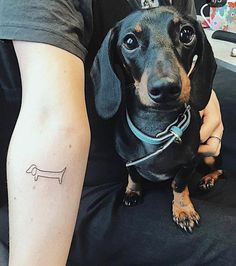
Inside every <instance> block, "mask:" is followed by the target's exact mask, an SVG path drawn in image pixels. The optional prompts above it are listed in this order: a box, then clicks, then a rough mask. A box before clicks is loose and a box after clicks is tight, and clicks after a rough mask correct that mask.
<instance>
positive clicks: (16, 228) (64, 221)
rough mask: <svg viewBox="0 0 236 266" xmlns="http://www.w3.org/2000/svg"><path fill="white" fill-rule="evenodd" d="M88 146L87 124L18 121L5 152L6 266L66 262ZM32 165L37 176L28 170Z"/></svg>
mask: <svg viewBox="0 0 236 266" xmlns="http://www.w3.org/2000/svg"><path fill="white" fill-rule="evenodd" d="M52 118H53V117H52ZM88 147H89V132H88V128H86V125H83V127H82V126H81V127H80V128H79V127H78V126H75V125H70V124H68V123H67V122H66V121H64V123H63V122H62V121H61V122H60V125H53V121H52V122H51V123H50V121H48V124H47V125H43V126H40V125H39V123H38V121H29V122H27V121H25V120H24V118H22V119H21V118H20V119H19V121H18V124H17V127H16V129H15V132H14V135H13V137H12V141H11V145H10V150H9V154H8V186H9V188H10V189H9V203H10V206H9V207H10V236H11V239H10V242H11V253H10V254H11V256H10V265H17V266H21V265H22V266H27V265H29V266H33V265H40V266H41V265H50V266H53V265H56V266H59V265H65V259H66V258H67V254H68V249H69V246H70V242H71V238H72V233H73V228H74V223H75V219H76V215H77V210H78V206H79V200H80V194H81V187H82V183H83V177H84V172H85V167H86V161H87V154H88ZM33 164H34V165H35V166H36V167H37V169H38V170H37V173H36V175H34V174H35V172H33V171H31V172H30V171H28V173H27V172H26V171H27V169H28V168H29V167H30V166H31V165H33ZM64 169H65V172H64V173H63V172H61V173H58V174H57V173H56V174H55V172H60V171H63V170H64ZM40 171H41V172H40ZM42 171H47V172H42ZM48 171H49V172H48ZM50 173H52V175H50Z"/></svg>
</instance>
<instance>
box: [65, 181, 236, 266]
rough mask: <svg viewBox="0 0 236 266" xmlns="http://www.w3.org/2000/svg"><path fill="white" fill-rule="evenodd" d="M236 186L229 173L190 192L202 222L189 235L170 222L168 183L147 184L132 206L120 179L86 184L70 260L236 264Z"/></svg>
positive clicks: (103, 263)
mask: <svg viewBox="0 0 236 266" xmlns="http://www.w3.org/2000/svg"><path fill="white" fill-rule="evenodd" d="M235 188H236V179H234V178H232V177H228V178H226V179H221V180H219V182H218V184H217V186H216V187H215V188H214V189H213V190H212V191H211V192H207V193H202V192H200V191H198V190H195V192H193V193H192V197H191V198H192V201H193V204H194V206H195V208H196V210H197V211H198V212H199V214H200V216H201V223H200V225H199V226H197V227H196V228H195V229H194V230H193V233H192V234H190V233H186V232H184V231H182V230H181V229H179V228H178V227H177V226H176V225H175V224H174V222H173V221H172V216H171V202H172V192H171V187H170V186H169V185H168V184H156V185H150V184H148V185H147V188H146V190H145V194H144V200H143V202H142V203H141V204H139V205H137V206H135V207H130V208H129V207H124V206H122V204H121V202H122V196H123V192H124V186H123V185H121V184H110V185H109V184H107V185H103V186H102V187H99V186H97V187H86V188H85V189H84V192H83V199H82V202H81V207H80V213H79V219H78V223H77V226H76V232H75V235H76V238H74V241H73V245H72V249H73V252H71V256H70V260H69V261H68V265H95V264H96V265H188V266H189V265H199V264H201V265H205V264H206V265H235V264H236V258H235V254H236V234H234V233H233V232H234V230H235V226H236V212H235V209H236V197H234V189H235ZM73 261H76V262H74V264H73ZM80 262H81V263H80Z"/></svg>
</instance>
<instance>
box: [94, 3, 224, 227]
mask: <svg viewBox="0 0 236 266" xmlns="http://www.w3.org/2000/svg"><path fill="white" fill-rule="evenodd" d="M196 56H197V60H196V63H195V65H194V66H193V61H194V58H195V57H196ZM215 71H216V63H215V59H214V56H213V52H212V49H211V47H210V45H209V43H208V41H207V39H206V36H205V34H204V32H203V30H202V28H201V26H200V25H199V23H198V22H197V21H195V20H194V19H192V18H191V17H188V16H182V15H181V14H180V13H178V12H177V11H176V10H175V9H174V8H172V7H167V6H166V7H164V6H162V7H158V8H153V9H149V10H138V11H135V12H133V13H131V14H130V15H129V16H127V17H126V18H125V19H123V20H122V21H120V22H118V23H117V24H116V26H115V27H114V28H112V29H111V30H110V32H109V33H108V34H107V36H106V37H105V39H104V41H103V43H102V46H101V48H100V50H99V52H98V54H97V56H96V57H95V60H94V63H93V66H92V69H91V77H92V81H93V83H94V88H95V104H96V109H97V111H98V114H99V115H100V116H101V117H103V118H104V119H109V118H111V117H113V116H115V115H116V119H117V128H116V136H115V143H116V149H117V152H118V153H119V155H120V156H121V157H122V158H123V159H124V161H125V162H126V165H127V169H128V172H129V180H128V185H127V188H126V193H125V196H124V204H125V205H127V206H132V205H135V204H137V203H138V201H139V200H140V199H141V194H142V193H141V192H142V191H141V185H140V179H141V177H143V178H146V179H148V180H151V181H154V182H158V181H162V180H167V179H171V178H173V182H172V187H173V194H174V200H173V209H172V211H173V220H174V221H175V222H176V223H177V224H178V225H179V226H180V227H182V228H183V229H185V230H188V231H192V228H193V227H194V225H195V224H198V221H199V219H200V217H199V215H198V213H197V212H196V211H195V209H194V207H193V204H192V203H191V200H190V198H189V191H188V182H189V179H190V177H191V175H192V173H193V170H194V168H195V166H196V163H197V162H198V154H197V150H198V147H199V143H200V138H199V131H200V126H201V118H200V115H199V111H200V110H202V109H204V107H205V106H206V104H207V103H208V101H209V98H210V95H211V88H212V82H213V78H214V75H215ZM218 175H220V171H219V172H217V171H216V172H214V174H213V175H210V176H209V175H208V179H207V180H206V181H205V180H203V181H202V184H203V187H205V188H208V187H210V186H212V185H213V184H214V181H215V179H217V177H218Z"/></svg>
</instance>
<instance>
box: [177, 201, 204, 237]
mask: <svg viewBox="0 0 236 266" xmlns="http://www.w3.org/2000/svg"><path fill="white" fill-rule="evenodd" d="M199 220H200V216H199V214H198V213H197V212H196V211H195V210H194V207H193V205H192V204H191V203H190V204H188V205H186V206H180V205H179V204H176V203H174V202H173V221H174V222H175V223H176V224H177V225H178V226H180V227H181V228H182V229H183V230H185V231H186V232H190V233H192V231H193V228H194V226H195V225H198V224H199Z"/></svg>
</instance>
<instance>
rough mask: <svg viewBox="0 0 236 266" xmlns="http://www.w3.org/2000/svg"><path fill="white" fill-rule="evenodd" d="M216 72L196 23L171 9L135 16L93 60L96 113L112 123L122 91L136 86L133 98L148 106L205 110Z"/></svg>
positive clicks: (109, 38) (110, 37)
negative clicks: (195, 58) (187, 107)
mask: <svg viewBox="0 0 236 266" xmlns="http://www.w3.org/2000/svg"><path fill="white" fill-rule="evenodd" d="M195 56H197V61H196V62H195V65H194V67H193V68H192V63H193V58H194V57H195ZM215 70H216V63H215V59H214V56H213V52H212V49H211V46H210V44H209V42H208V41H207V39H206V36H205V34H204V31H203V29H202V28H201V26H200V25H199V23H198V22H197V21H195V20H194V19H192V18H190V17H186V16H181V15H180V14H179V13H178V12H177V11H175V10H174V9H173V8H170V7H159V8H155V9H151V10H140V11H136V12H134V13H132V14H131V15H129V16H128V17H126V18H125V19H123V20H122V21H121V22H119V23H118V24H117V25H116V26H115V27H114V28H113V29H111V30H110V31H109V33H108V34H107V36H106V37H105V39H104V41H103V43H102V46H101V48H100V50H99V52H98V54H97V56H96V58H95V60H94V63H93V66H92V69H91V77H92V81H93V84H94V88H95V103H96V108H97V111H98V113H99V115H100V116H101V117H103V118H110V117H112V116H113V115H114V114H115V113H116V112H117V110H118V109H119V106H120V103H121V99H122V89H121V87H122V86H123V87H126V85H127V84H130V83H133V84H134V86H133V87H130V86H129V89H130V90H132V92H130V93H129V94H131V95H132V97H135V99H134V100H138V101H139V102H140V103H141V104H142V105H144V106H147V107H151V108H156V109H157V110H159V109H160V110H161V109H168V110H171V109H174V108H176V107H180V106H182V105H183V104H184V103H190V104H191V105H192V106H193V107H195V108H196V109H197V110H202V109H203V108H204V107H205V106H206V104H207V102H208V101H209V98H210V94H211V88H212V81H213V78H214V74H215ZM131 101H132V99H131Z"/></svg>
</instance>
